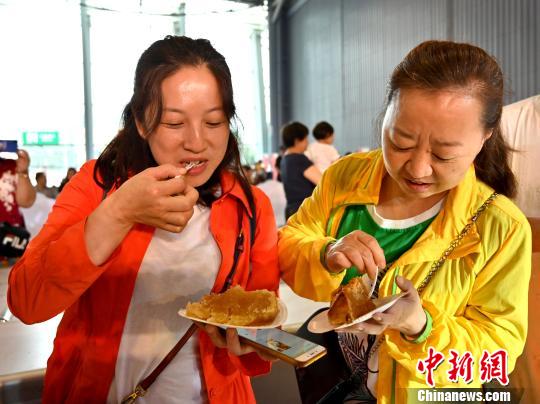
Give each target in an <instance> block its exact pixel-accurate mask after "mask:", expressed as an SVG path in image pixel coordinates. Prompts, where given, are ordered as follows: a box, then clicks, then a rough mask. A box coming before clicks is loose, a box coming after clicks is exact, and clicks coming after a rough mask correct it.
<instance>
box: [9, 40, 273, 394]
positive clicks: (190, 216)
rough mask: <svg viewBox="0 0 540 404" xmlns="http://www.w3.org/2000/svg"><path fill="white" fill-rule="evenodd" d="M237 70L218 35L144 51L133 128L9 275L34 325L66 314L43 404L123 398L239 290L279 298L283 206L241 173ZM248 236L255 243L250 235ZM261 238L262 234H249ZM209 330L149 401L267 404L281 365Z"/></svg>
mask: <svg viewBox="0 0 540 404" xmlns="http://www.w3.org/2000/svg"><path fill="white" fill-rule="evenodd" d="M234 116H235V106H234V101H233V96H232V84H231V76H230V72H229V69H228V67H227V64H226V62H225V59H224V58H223V56H222V55H220V54H219V53H218V52H217V51H216V50H215V49H214V48H213V47H212V46H211V45H210V43H209V42H208V41H206V40H203V39H197V40H193V39H190V38H186V37H172V36H168V37H166V38H165V39H163V40H160V41H157V42H155V43H154V44H152V45H151V46H150V47H149V48H148V49H147V50H146V51H145V52H144V53H143V54H142V56H141V58H140V60H139V63H138V65H137V70H136V74H135V86H134V93H133V96H132V98H131V101H130V102H129V103H128V104H127V106H126V108H125V109H124V114H123V128H122V129H121V130H120V132H119V133H118V135H117V136H116V137H115V138H114V139H113V140H112V141H111V143H110V144H109V145H108V146H107V148H106V149H105V151H104V152H103V153H102V154H101V156H100V157H99V158H98V159H97V161H91V162H88V163H86V164H85V165H84V166H83V167H82V169H81V171H80V172H79V173H78V174H77V175H76V176H75V177H74V178H73V179H72V180H71V181H70V182H69V183H68V185H66V188H65V189H64V191H63V192H62V194H61V195H60V196H59V198H58V200H57V202H56V205H55V206H54V208H53V211H52V213H51V215H50V216H49V218H48V220H47V223H46V224H45V225H44V227H43V229H42V231H41V232H40V233H39V235H38V236H37V237H36V238H35V239H34V240H33V241H32V242H31V243H30V245H29V247H28V249H27V251H26V253H25V255H24V256H23V257H22V259H21V260H20V261H19V262H18V263H17V264H16V265H15V267H14V268H13V270H12V272H11V274H10V277H9V290H8V303H9V306H10V309H11V310H12V312H13V313H14V314H15V315H16V316H17V317H19V318H20V319H21V320H22V321H24V322H25V323H36V322H40V321H45V320H47V319H50V318H52V317H53V316H55V315H57V314H59V313H61V312H63V311H64V316H63V318H62V321H61V323H60V326H59V328H58V332H57V335H56V339H55V342H54V350H53V353H52V355H51V357H50V358H49V361H48V365H47V373H46V376H45V389H44V394H43V401H44V402H46V403H47V402H51V403H59V402H85V403H94V402H96V403H100V402H120V401H121V400H122V398H123V397H125V396H126V395H129V394H130V392H131V391H132V390H133V389H134V388H135V386H137V384H138V383H139V382H140V381H141V380H142V379H144V378H145V377H146V376H148V374H149V373H151V372H152V371H153V370H154V368H155V367H156V366H157V364H158V363H159V362H160V361H161V360H162V359H163V357H165V355H167V353H168V352H169V351H170V349H171V348H172V347H173V346H174V345H175V344H176V342H177V341H178V340H179V339H180V337H181V336H182V335H184V333H185V332H186V330H187V329H188V328H189V327H190V322H189V321H188V320H186V319H184V318H181V317H179V316H178V315H177V311H178V310H179V309H180V308H182V307H184V306H185V305H186V304H187V302H189V301H194V300H197V299H199V298H200V297H201V296H202V295H203V294H206V293H209V292H210V291H213V292H219V291H221V290H222V289H223V287H224V285H226V284H229V283H230V284H233V285H234V284H239V285H241V286H243V287H244V288H246V289H247V290H253V289H269V290H274V291H275V290H276V289H277V287H278V282H279V271H278V266H277V247H276V244H277V233H276V227H275V221H274V216H273V213H272V207H271V205H270V202H269V200H268V199H267V198H266V197H265V196H264V194H263V193H262V192H260V191H259V190H257V189H256V188H252V187H250V186H249V184H248V182H247V180H246V179H245V178H244V177H243V175H242V174H241V169H240V165H239V160H240V158H239V151H238V142H237V139H236V138H235V135H234V134H232V133H231V130H230V126H229V124H230V122H231V119H233V117H234ZM244 235H245V237H244ZM248 235H249V236H248ZM226 337H227V338H223V337H222V336H221V335H220V334H219V332H218V331H217V329H216V328H215V327H211V326H208V327H206V328H205V329H204V330H203V331H200V332H199V333H198V338H191V339H190V340H188V342H187V343H186V344H185V345H184V346H183V348H182V349H181V350H180V352H179V353H178V354H177V355H176V356H175V358H174V359H173V360H172V361H171V362H170V363H169V364H168V366H167V367H166V368H165V370H163V372H162V373H161V374H160V375H159V377H158V378H157V379H156V381H155V382H154V383H153V384H152V385H151V387H150V388H149V389H148V391H147V392H146V395H145V396H144V397H140V398H139V400H140V401H138V402H148V403H154V402H159V403H166V402H178V401H179V400H180V401H182V402H208V401H209V402H216V403H218V402H219V403H237V402H242V403H249V402H254V401H255V400H254V396H253V392H252V390H251V386H250V382H249V376H252V375H257V374H262V373H265V372H268V371H269V367H270V365H269V362H268V361H267V360H264V359H263V358H262V357H261V356H260V354H258V353H257V352H254V351H253V349H252V348H251V347H248V346H244V345H242V344H241V343H240V342H239V340H238V336H237V334H236V333H235V332H234V330H228V331H227V336H226Z"/></svg>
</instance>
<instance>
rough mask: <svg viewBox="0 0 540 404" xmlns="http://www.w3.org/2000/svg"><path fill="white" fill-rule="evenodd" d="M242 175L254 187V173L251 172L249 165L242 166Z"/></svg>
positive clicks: (251, 168)
mask: <svg viewBox="0 0 540 404" xmlns="http://www.w3.org/2000/svg"><path fill="white" fill-rule="evenodd" d="M242 173H243V174H244V177H246V178H247V180H248V181H249V183H250V184H251V185H255V171H254V170H253V167H251V166H250V165H249V164H243V165H242Z"/></svg>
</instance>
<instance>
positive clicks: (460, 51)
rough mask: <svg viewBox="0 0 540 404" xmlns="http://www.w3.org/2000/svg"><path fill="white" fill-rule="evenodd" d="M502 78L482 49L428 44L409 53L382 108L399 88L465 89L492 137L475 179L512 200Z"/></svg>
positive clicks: (476, 163) (513, 187) (477, 160)
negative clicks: (503, 129)
mask: <svg viewBox="0 0 540 404" xmlns="http://www.w3.org/2000/svg"><path fill="white" fill-rule="evenodd" d="M503 83H504V80H503V74H502V71H501V68H500V67H499V65H498V63H497V61H496V60H495V59H494V58H493V57H491V56H490V55H488V54H487V53H486V52H485V51H484V50H483V49H481V48H479V47H477V46H474V45H470V44H466V43H456V42H450V41H426V42H423V43H421V44H420V45H418V46H416V47H415V48H414V49H413V50H411V51H410V52H409V53H408V54H407V56H405V58H404V59H403V60H402V61H401V63H400V64H398V65H397V66H396V68H395V69H394V71H393V73H392V76H391V78H390V81H389V83H388V88H387V95H386V100H385V108H384V109H385V110H386V109H387V108H388V105H389V104H390V103H391V102H392V100H393V98H394V97H395V95H396V93H397V91H398V90H400V89H405V88H416V89H423V90H444V89H452V88H454V89H456V88H457V89H463V90H465V91H467V92H468V93H469V94H471V95H472V96H474V97H475V98H476V99H478V100H479V101H480V102H481V103H482V105H483V108H484V110H483V115H482V118H481V119H482V124H483V126H484V129H485V131H486V132H488V131H491V133H492V134H491V137H490V138H489V139H487V140H486V141H485V142H484V146H483V147H482V150H481V151H480V153H479V154H478V155H477V156H476V158H475V160H474V168H475V170H476V175H477V177H478V178H479V179H480V180H482V181H483V182H485V183H486V184H488V185H489V186H490V187H492V188H493V189H494V190H495V191H497V192H498V193H501V194H503V195H506V196H508V197H513V196H515V194H516V179H515V177H514V174H513V173H512V170H511V169H510V165H509V164H508V158H509V154H510V153H511V152H512V151H513V150H512V148H510V147H509V146H508V145H507V144H506V142H505V140H504V138H503V137H502V133H501V127H500V122H501V114H502V107H503V94H504V84H503Z"/></svg>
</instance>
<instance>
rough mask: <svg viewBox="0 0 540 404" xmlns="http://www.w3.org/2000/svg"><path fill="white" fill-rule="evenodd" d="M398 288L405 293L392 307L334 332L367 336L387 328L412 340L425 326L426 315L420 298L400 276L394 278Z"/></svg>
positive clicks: (413, 288) (409, 283) (412, 286)
mask: <svg viewBox="0 0 540 404" xmlns="http://www.w3.org/2000/svg"><path fill="white" fill-rule="evenodd" d="M396 283H397V285H398V286H399V288H400V289H401V290H402V291H403V292H404V293H405V296H403V297H402V298H400V299H399V300H398V301H397V302H396V303H395V304H394V305H393V306H392V307H390V308H389V309H388V310H387V311H385V312H383V313H377V314H375V315H374V316H373V317H372V318H371V319H369V320H366V321H363V322H361V323H357V324H354V325H351V326H350V327H347V328H341V329H339V330H336V331H338V332H365V333H367V334H375V335H378V334H381V333H382V332H383V331H384V330H386V329H387V328H392V329H395V330H398V331H400V332H402V333H403V334H404V335H406V336H408V337H411V338H414V337H416V336H418V335H419V334H420V333H421V332H422V331H423V330H424V328H425V326H426V320H427V319H426V313H425V312H424V309H423V308H422V303H421V302H420V296H418V292H417V290H416V289H415V287H414V285H413V284H412V282H411V281H409V280H408V279H405V278H404V277H402V276H398V277H397V278H396Z"/></svg>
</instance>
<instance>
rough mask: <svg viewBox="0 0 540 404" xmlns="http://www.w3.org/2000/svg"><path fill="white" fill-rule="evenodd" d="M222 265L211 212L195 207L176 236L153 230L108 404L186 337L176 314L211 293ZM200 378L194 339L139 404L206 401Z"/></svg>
mask: <svg viewBox="0 0 540 404" xmlns="http://www.w3.org/2000/svg"><path fill="white" fill-rule="evenodd" d="M220 263H221V252H220V250H219V247H218V245H217V244H216V242H215V240H214V237H213V236H212V234H211V233H210V209H209V208H205V207H199V206H196V207H195V212H194V214H193V217H192V218H191V219H190V220H189V222H188V224H187V226H186V227H185V228H184V230H183V231H182V232H181V233H179V234H176V233H171V232H168V231H165V230H160V229H156V232H155V234H154V236H153V237H152V240H151V242H150V245H149V246H148V249H147V251H146V254H145V256H144V258H143V261H142V263H141V267H140V269H139V273H138V274H137V280H136V282H135V289H134V291H133V295H132V297H131V303H130V305H129V310H128V313H127V318H126V324H125V326H124V331H123V334H122V340H121V342H120V348H119V351H118V358H117V360H116V368H115V376H114V379H113V382H112V384H111V386H110V388H109V396H108V399H107V402H109V403H119V402H120V401H121V400H122V399H123V398H124V397H125V396H126V395H127V394H129V393H130V392H131V391H132V390H133V389H134V388H135V386H136V385H137V384H138V383H139V382H140V381H141V380H142V379H144V378H145V377H146V376H148V375H149V374H150V373H151V372H152V371H153V370H154V369H155V367H156V366H157V365H158V364H159V362H161V360H162V359H163V358H164V357H165V355H167V353H169V351H170V350H171V348H172V347H173V346H174V345H175V344H176V343H177V342H178V340H179V339H180V338H181V337H182V335H184V333H185V332H186V330H187V329H188V328H189V326H190V325H191V321H189V320H187V319H185V318H183V317H180V316H179V315H178V314H177V312H178V310H180V309H181V308H183V307H185V306H186V304H187V303H188V302H190V301H191V302H193V301H195V300H199V299H200V298H201V297H202V295H204V294H207V293H209V292H210V290H211V288H212V286H213V284H214V280H215V278H216V275H217V273H218V270H219V266H220ZM111 304H114V302H111ZM202 378H203V377H202V372H201V364H200V358H199V350H198V344H197V338H196V337H195V336H192V337H191V338H190V339H189V341H188V342H187V343H186V344H185V345H184V346H183V347H182V349H181V350H180V352H179V353H178V354H177V355H176V357H175V358H174V359H173V361H172V362H171V363H169V365H168V366H167V367H166V368H165V370H164V371H163V372H162V373H161V374H160V375H159V377H158V378H157V379H156V381H155V382H154V383H153V384H152V386H150V388H149V389H148V392H147V393H146V395H145V396H143V397H141V398H139V399H138V400H137V403H139V404H144V403H149V404H150V403H178V402H179V400H180V401H181V402H182V403H201V402H202V403H204V402H207V394H206V390H205V388H204V382H203V380H202ZM180 398H181V399H180Z"/></svg>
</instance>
